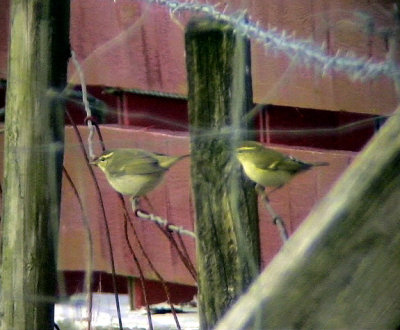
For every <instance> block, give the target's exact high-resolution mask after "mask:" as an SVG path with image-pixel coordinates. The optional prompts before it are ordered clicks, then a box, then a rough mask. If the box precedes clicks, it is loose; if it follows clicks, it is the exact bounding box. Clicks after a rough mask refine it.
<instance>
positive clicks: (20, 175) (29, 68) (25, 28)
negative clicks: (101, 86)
mask: <svg viewBox="0 0 400 330" xmlns="http://www.w3.org/2000/svg"><path fill="white" fill-rule="evenodd" d="M68 34H69V1H67V0H65V1H62V0H57V1H52V0H40V1H39V0H14V1H12V3H11V36H10V47H9V67H8V81H7V97H6V120H5V154H4V189H3V192H4V199H3V201H4V204H3V233H2V234H3V251H2V278H1V284H2V288H1V309H2V311H1V312H2V319H1V328H2V329H20V330H22V329H41V330H42V329H53V328H54V324H53V323H54V315H53V314H54V302H55V295H56V278H57V268H56V258H57V253H56V251H57V244H58V240H57V236H58V217H59V202H60V193H61V169H62V154H63V137H64V106H63V104H62V102H61V101H60V100H61V98H57V97H56V99H55V98H54V96H57V93H58V92H60V91H61V90H62V89H63V88H64V87H65V84H66V75H67V61H68V57H69V54H70V50H69V38H68Z"/></svg>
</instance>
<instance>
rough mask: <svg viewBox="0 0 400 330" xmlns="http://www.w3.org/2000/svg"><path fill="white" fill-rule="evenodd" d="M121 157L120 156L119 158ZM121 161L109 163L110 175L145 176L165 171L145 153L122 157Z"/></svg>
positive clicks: (155, 160)
mask: <svg viewBox="0 0 400 330" xmlns="http://www.w3.org/2000/svg"><path fill="white" fill-rule="evenodd" d="M120 157H121V156H120ZM122 158H123V159H121V158H119V161H118V164H115V163H111V164H110V165H109V168H108V169H109V172H110V174H115V175H121V176H122V175H129V174H135V175H146V174H153V173H159V172H163V171H165V169H164V168H162V167H160V164H159V161H158V160H157V159H156V158H154V157H152V156H151V155H149V154H146V153H140V154H136V155H129V154H127V155H123V156H122Z"/></svg>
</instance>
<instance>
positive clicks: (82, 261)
mask: <svg viewBox="0 0 400 330" xmlns="http://www.w3.org/2000/svg"><path fill="white" fill-rule="evenodd" d="M81 130H82V133H83V135H84V136H85V138H86V128H81ZM102 132H103V135H104V139H105V142H106V145H107V146H108V147H110V148H114V147H140V148H145V149H148V150H151V151H155V152H163V153H167V154H171V155H172V154H174V155H179V154H185V153H188V152H189V137H188V135H187V133H171V132H167V131H152V130H143V129H133V128H131V129H121V128H117V127H115V128H113V127H102ZM278 150H280V151H283V152H286V153H290V154H293V155H294V156H296V157H299V158H300V159H304V160H306V161H319V160H325V161H328V162H330V163H331V165H330V166H329V167H323V168H317V169H314V170H312V171H310V172H307V173H304V174H301V175H300V176H298V177H297V178H295V179H294V180H293V181H292V182H291V183H290V184H288V185H287V186H286V187H284V188H282V189H281V190H279V191H277V192H275V193H274V194H272V196H271V201H272V205H273V207H274V208H275V209H276V211H277V212H278V213H280V214H281V216H282V217H283V218H284V219H285V221H286V222H287V224H288V228H289V229H290V232H293V231H294V230H295V229H296V228H297V227H298V225H299V224H300V222H301V221H302V219H303V218H304V217H305V216H306V215H307V213H308V212H309V210H310V209H311V207H312V206H313V205H314V203H316V202H317V201H318V199H319V198H321V197H322V196H323V195H324V194H325V193H326V192H327V191H328V189H329V187H330V186H331V185H332V184H333V182H334V181H335V180H336V178H337V177H338V176H339V175H340V173H341V172H342V171H343V170H344V169H345V168H346V166H347V165H348V163H349V162H350V160H351V159H352V157H353V154H352V153H349V152H333V151H329V152H327V151H315V150H307V149H304V150H303V149H293V148H282V147H279V148H278ZM189 165H190V160H189V159H186V160H183V161H181V162H180V163H178V164H176V166H174V167H173V168H172V169H171V170H170V172H169V173H168V174H167V175H166V178H165V182H164V183H163V184H162V185H161V186H159V187H158V188H156V189H155V190H154V191H153V192H152V193H150V194H149V198H150V200H151V203H152V205H153V207H154V213H155V214H157V215H160V216H162V217H166V218H168V220H169V221H170V222H172V223H174V224H176V225H181V226H183V227H185V228H187V229H190V230H193V229H194V216H193V208H192V207H191V198H190V194H191V190H190V189H191V188H190V179H189V178H190V170H189ZM65 166H66V168H67V170H68V172H69V173H70V175H71V176H72V178H73V180H74V182H75V183H76V185H77V188H78V190H79V191H80V194H81V196H82V198H83V200H84V203H85V210H86V211H87V214H88V217H89V221H90V225H91V229H92V234H93V240H94V250H95V260H94V265H95V270H98V271H105V272H109V271H110V264H109V253H108V250H107V244H106V238H105V237H106V236H105V229H104V225H103V219H102V215H101V212H100V206H99V201H98V198H97V195H96V192H95V189H94V183H93V180H92V179H91V178H90V177H89V175H88V170H87V168H86V165H85V163H84V161H83V158H82V156H81V154H80V150H79V146H78V143H77V139H76V137H75V136H74V134H73V132H72V129H71V128H67V130H66V154H65ZM96 176H97V178H98V180H99V184H100V188H101V191H102V194H103V196H104V200H105V209H106V213H107V219H108V221H109V226H110V231H111V236H112V244H113V250H114V257H115V260H116V267H117V271H118V273H119V274H121V275H130V276H136V277H137V276H138V275H139V273H138V270H137V267H136V266H135V264H134V262H133V260H132V256H131V255H130V252H129V249H128V246H127V243H126V240H125V237H124V231H123V217H122V211H121V207H120V204H119V201H118V198H117V196H116V194H115V192H114V191H113V190H112V188H111V187H110V186H109V185H108V183H107V182H106V180H105V179H104V176H103V174H102V173H100V171H98V170H96ZM144 205H145V208H146V209H149V208H148V207H147V205H146V204H144ZM260 218H261V221H260V227H261V241H262V256H263V264H264V265H266V264H267V263H268V262H269V260H270V259H271V258H272V256H273V255H274V254H275V253H276V252H277V251H278V250H279V247H280V245H281V243H280V239H279V235H278V233H277V230H276V228H275V227H274V226H273V225H272V224H270V219H269V217H268V215H267V214H266V212H265V210H264V208H263V206H262V205H261V204H260ZM134 224H135V228H136V230H137V232H138V235H139V238H140V240H141V242H142V244H143V246H144V247H145V250H146V253H147V254H148V256H149V257H150V259H151V261H152V262H153V264H154V266H155V267H156V268H157V270H158V271H159V272H160V273H161V275H162V276H163V278H164V279H165V280H166V281H168V282H172V283H180V284H186V285H193V284H194V281H193V279H192V277H191V276H190V274H189V272H188V271H187V270H186V269H185V267H184V265H183V264H182V262H181V261H180V260H179V258H178V255H177V253H176V251H175V249H174V248H173V247H171V245H170V244H169V242H168V241H167V239H166V238H165V237H164V235H162V234H161V233H160V231H159V230H158V228H156V226H155V225H154V224H153V223H149V222H143V221H141V220H137V219H135V220H134ZM129 237H130V238H131V240H132V245H133V247H134V251H135V253H136V254H137V257H138V259H139V261H140V264H141V266H142V268H143V272H144V274H145V276H146V278H148V279H150V280H151V279H153V280H156V279H157V277H156V276H155V274H154V272H153V271H152V270H151V268H150V267H149V266H148V263H147V262H146V260H145V259H144V257H143V255H142V253H141V250H140V248H139V246H138V244H137V242H136V240H135V239H134V236H133V234H132V232H131V231H130V232H129ZM184 241H185V243H186V246H187V249H188V251H189V254H190V257H191V260H192V261H193V262H195V242H194V240H193V239H191V238H190V237H187V238H184ZM86 261H87V256H86V255H85V232H84V229H83V226H82V220H81V213H80V211H79V208H78V205H77V202H76V199H75V197H74V196H73V194H72V193H71V191H70V188H69V186H68V185H67V184H66V183H65V180H64V185H63V200H62V219H61V228H60V255H59V267H60V269H62V270H84V269H85V265H86Z"/></svg>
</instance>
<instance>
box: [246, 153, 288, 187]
mask: <svg viewBox="0 0 400 330" xmlns="http://www.w3.org/2000/svg"><path fill="white" fill-rule="evenodd" d="M243 158H245V157H243ZM240 162H241V164H242V166H243V170H244V172H245V173H246V175H247V176H248V177H249V179H250V180H252V181H254V182H256V183H258V184H260V185H262V186H264V187H279V186H282V185H284V184H285V183H287V182H288V181H289V180H290V179H291V178H292V175H291V173H290V172H288V171H281V170H270V169H261V168H259V167H256V166H255V165H254V163H253V162H251V161H247V160H246V159H241V160H240Z"/></svg>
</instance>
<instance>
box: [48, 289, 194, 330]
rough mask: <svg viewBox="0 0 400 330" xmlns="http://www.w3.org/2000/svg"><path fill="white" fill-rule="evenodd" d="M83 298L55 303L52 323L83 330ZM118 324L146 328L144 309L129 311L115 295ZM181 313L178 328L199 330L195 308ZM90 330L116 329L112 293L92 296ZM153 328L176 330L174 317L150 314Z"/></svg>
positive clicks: (67, 329) (123, 298) (123, 299)
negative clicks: (118, 310)
mask: <svg viewBox="0 0 400 330" xmlns="http://www.w3.org/2000/svg"><path fill="white" fill-rule="evenodd" d="M85 299H86V297H85V296H82V295H75V296H72V297H71V299H70V300H69V301H67V302H63V303H60V304H56V306H55V321H56V323H57V325H58V326H59V327H60V329H61V330H78V329H87V309H86V301H85ZM119 300H120V307H121V316H122V325H123V328H124V329H127V330H129V329H135V330H138V329H148V328H149V326H148V320H147V314H146V310H145V309H144V308H143V309H138V310H134V311H131V310H130V309H129V299H128V296H127V295H119ZM184 310H185V313H177V316H178V320H179V323H180V325H181V328H182V329H187V330H195V329H199V320H198V315H197V311H196V309H195V308H185V309H184ZM92 314H93V315H92V327H93V329H97V330H100V329H104V330H105V329H118V328H119V326H118V318H117V312H116V307H115V298H114V295H113V294H105V293H102V294H97V293H96V294H93V308H92ZM152 321H153V327H154V329H155V330H156V329H160V330H166V329H176V328H177V327H176V324H175V321H174V317H173V315H172V314H171V313H165V314H152Z"/></svg>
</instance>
